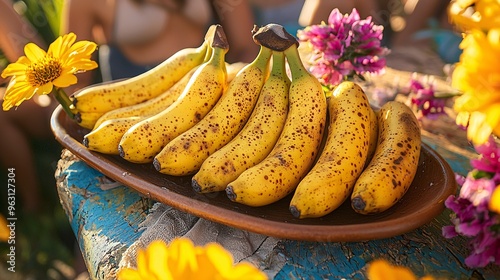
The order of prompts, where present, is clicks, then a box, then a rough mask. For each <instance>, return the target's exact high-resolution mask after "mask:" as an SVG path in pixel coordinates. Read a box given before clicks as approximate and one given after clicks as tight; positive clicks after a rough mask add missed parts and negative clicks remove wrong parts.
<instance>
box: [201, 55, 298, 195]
mask: <svg viewBox="0 0 500 280" xmlns="http://www.w3.org/2000/svg"><path fill="white" fill-rule="evenodd" d="M289 87H290V79H289V78H288V76H287V74H286V69H285V56H284V54H283V52H273V59H272V68H271V74H270V76H269V78H268V79H267V80H266V82H265V84H264V86H263V87H262V91H261V92H260V96H259V99H258V100H257V104H256V105H255V109H254V111H253V112H252V115H251V116H250V118H249V119H248V122H247V124H246V125H245V127H243V129H242V130H241V132H240V133H238V135H237V136H236V137H235V138H234V139H233V140H231V142H229V143H228V144H227V145H225V146H224V147H222V148H221V149H220V150H218V151H216V152H215V153H213V154H212V155H211V156H209V157H208V158H207V159H206V160H205V161H204V162H203V164H202V165H201V167H200V170H199V171H198V172H197V173H196V174H195V175H194V176H193V178H192V185H193V189H194V190H195V191H197V192H200V193H207V192H216V191H223V190H224V189H225V188H226V186H227V184H229V183H230V182H232V181H234V180H235V179H236V178H238V176H239V175H240V174H241V173H242V172H243V171H245V170H246V169H248V168H250V167H252V166H254V165H256V164H257V163H259V162H261V161H262V160H263V159H264V158H265V157H266V156H267V155H268V154H269V153H270V152H271V150H272V149H273V147H274V145H275V144H276V141H277V140H278V137H279V135H280V134H281V130H282V129H283V125H284V124H285V120H286V116H287V113H288V90H289Z"/></svg>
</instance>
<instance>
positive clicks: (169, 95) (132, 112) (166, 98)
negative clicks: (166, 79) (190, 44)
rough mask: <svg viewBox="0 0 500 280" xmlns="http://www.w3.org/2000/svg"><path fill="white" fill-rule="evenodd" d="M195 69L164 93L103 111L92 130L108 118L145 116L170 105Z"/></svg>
mask: <svg viewBox="0 0 500 280" xmlns="http://www.w3.org/2000/svg"><path fill="white" fill-rule="evenodd" d="M196 69H198V66H196V67H195V68H193V69H192V70H191V71H189V73H187V74H186V75H185V76H184V77H182V79H181V80H180V81H178V82H177V83H175V84H174V85H173V86H172V87H171V88H169V89H167V90H166V91H165V92H164V93H162V94H160V95H158V96H156V97H154V98H151V99H149V100H146V101H144V102H142V103H139V104H135V105H130V106H126V107H122V108H118V109H115V110H111V111H109V112H107V113H105V114H104V115H102V116H101V117H100V118H99V119H98V120H97V121H96V123H95V125H94V130H95V129H97V128H98V127H100V125H101V124H102V123H103V122H105V121H108V120H112V119H122V118H127V117H142V118H146V117H149V116H153V115H156V114H158V113H160V112H161V111H163V110H165V109H166V108H167V107H168V106H170V105H172V104H173V103H174V102H175V101H176V100H177V98H179V96H180V95H181V94H182V91H183V90H184V88H185V87H186V85H187V84H188V82H189V79H190V78H191V77H192V76H193V74H194V72H195V71H196ZM135 119H137V118H135ZM116 148H117V149H118V145H117V146H116Z"/></svg>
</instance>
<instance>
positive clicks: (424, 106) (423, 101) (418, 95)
mask: <svg viewBox="0 0 500 280" xmlns="http://www.w3.org/2000/svg"><path fill="white" fill-rule="evenodd" d="M425 80H426V81H424V82H421V81H420V80H418V79H417V76H416V75H415V74H414V75H413V77H412V78H411V79H410V81H409V85H408V89H407V90H408V94H409V97H410V100H411V103H412V104H413V105H415V106H416V107H417V112H419V113H420V114H421V115H422V116H423V117H428V118H429V119H436V118H437V117H438V116H439V115H442V114H445V112H444V107H445V105H446V98H437V97H436V95H435V91H434V84H433V82H432V81H429V80H428V79H427V78H426V79H425Z"/></svg>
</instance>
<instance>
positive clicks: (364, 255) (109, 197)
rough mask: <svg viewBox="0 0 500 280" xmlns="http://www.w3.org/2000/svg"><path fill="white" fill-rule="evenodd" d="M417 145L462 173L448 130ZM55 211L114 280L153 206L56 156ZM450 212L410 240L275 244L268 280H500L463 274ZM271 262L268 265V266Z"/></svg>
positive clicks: (490, 274)
mask: <svg viewBox="0 0 500 280" xmlns="http://www.w3.org/2000/svg"><path fill="white" fill-rule="evenodd" d="M424 126H425V130H423V131H422V136H423V140H424V142H425V143H426V144H428V145H429V146H430V147H431V148H432V149H434V150H435V151H437V152H438V153H439V154H440V155H441V156H442V157H443V158H444V159H445V160H446V161H447V162H448V163H449V165H450V166H451V168H452V169H453V170H454V171H455V172H456V173H459V174H462V175H465V174H466V173H467V172H468V170H469V169H470V165H469V160H470V157H472V156H474V153H473V152H472V151H471V150H470V149H468V147H467V146H468V144H467V142H466V141H465V140H464V134H463V133H462V134H461V133H460V132H459V131H457V130H454V129H451V130H450V129H449V128H450V127H453V124H452V123H446V122H445V123H439V122H429V123H427V124H425V123H424ZM55 176H56V178H57V182H58V184H57V190H58V193H59V196H60V201H61V205H62V207H63V208H64V210H65V211H66V214H67V216H68V219H69V222H70V223H71V226H72V228H73V231H74V233H75V236H76V237H77V239H78V241H79V245H80V248H81V251H82V254H83V256H84V259H85V262H86V265H87V268H88V270H89V274H90V276H91V278H92V279H115V277H116V271H117V268H118V266H119V263H120V262H121V261H122V256H123V254H124V252H126V250H127V249H128V248H129V247H130V246H131V245H132V244H134V242H136V241H137V240H138V239H139V238H140V237H141V235H142V234H143V231H144V229H143V228H142V227H141V226H140V225H141V223H143V222H144V221H145V220H146V217H147V216H148V214H149V213H150V212H151V208H152V206H153V204H154V203H155V201H152V200H151V199H149V198H147V197H144V196H142V195H141V194H139V193H137V192H136V191H135V190H133V189H131V188H129V187H127V186H118V187H115V188H111V189H107V190H104V189H103V188H102V183H103V180H105V179H106V178H105V176H104V175H103V174H101V173H100V172H98V171H96V170H95V169H93V168H91V167H90V166H88V165H87V164H86V163H84V162H83V161H81V160H80V159H79V158H78V157H76V156H75V155H73V154H72V153H71V152H69V151H68V150H64V151H63V153H62V155H61V159H60V161H59V163H58V168H57V171H56V174H55ZM449 215H450V211H449V210H445V211H443V212H442V213H441V214H440V215H439V216H438V217H436V218H435V219H433V220H432V221H431V222H430V223H427V224H425V225H424V226H422V227H420V228H418V229H416V230H413V231H411V232H408V233H405V234H402V235H399V236H395V237H391V238H386V239H379V240H372V241H365V242H304V241H295V240H276V241H275V242H274V243H272V244H273V246H272V248H271V251H270V252H267V254H268V256H271V258H270V259H268V262H267V263H264V264H261V268H262V269H263V270H265V271H266V272H267V273H268V274H269V275H271V276H272V277H273V278H274V279H344V278H345V279H362V278H364V275H365V272H366V265H367V264H368V263H369V262H370V261H372V260H374V259H378V258H384V259H387V260H389V261H390V262H392V263H393V264H397V265H404V266H407V267H409V268H410V269H411V270H412V271H414V272H415V273H416V274H417V276H424V275H428V274H431V275H433V276H435V277H440V278H445V279H500V268H499V267H495V266H488V267H486V268H483V269H470V268H468V267H467V266H465V264H464V259H465V258H466V257H467V255H468V253H469V251H468V249H467V248H468V245H467V239H465V238H463V237H456V238H453V239H446V238H444V237H443V236H442V233H441V229H442V227H443V226H444V225H449V224H450V217H449ZM269 260H271V261H269Z"/></svg>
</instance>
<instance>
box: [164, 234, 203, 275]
mask: <svg viewBox="0 0 500 280" xmlns="http://www.w3.org/2000/svg"><path fill="white" fill-rule="evenodd" d="M195 251H196V248H195V246H194V244H193V241H191V240H190V239H188V238H176V239H174V240H172V241H171V242H170V245H169V247H168V252H169V255H168V265H169V270H170V272H171V273H172V277H173V278H174V279H191V277H192V276H191V275H192V274H193V272H195V271H197V270H198V262H197V259H196V253H195Z"/></svg>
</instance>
